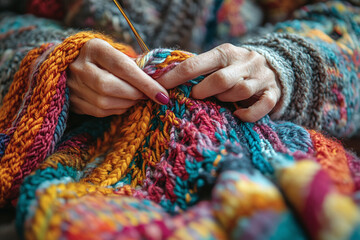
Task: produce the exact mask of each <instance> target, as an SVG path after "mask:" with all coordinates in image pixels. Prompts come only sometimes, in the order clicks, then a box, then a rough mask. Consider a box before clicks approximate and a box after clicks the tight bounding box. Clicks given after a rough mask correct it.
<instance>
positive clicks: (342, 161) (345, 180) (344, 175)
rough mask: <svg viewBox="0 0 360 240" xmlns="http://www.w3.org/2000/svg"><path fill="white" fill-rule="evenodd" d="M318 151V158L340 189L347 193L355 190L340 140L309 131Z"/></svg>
mask: <svg viewBox="0 0 360 240" xmlns="http://www.w3.org/2000/svg"><path fill="white" fill-rule="evenodd" d="M309 133H310V136H311V139H312V141H313V144H314V148H315V151H316V158H317V160H318V161H319V163H320V164H321V166H322V167H323V169H324V170H325V171H326V172H327V173H328V174H329V176H330V178H331V179H332V180H333V181H334V183H335V185H336V186H337V188H338V190H339V191H341V192H342V193H345V194H350V193H353V192H354V189H355V185H354V181H353V179H352V177H351V172H350V169H349V166H348V163H347V158H346V152H345V149H344V147H343V146H342V145H341V143H340V142H338V141H336V140H332V139H329V138H326V137H324V135H322V134H320V133H318V132H316V131H314V130H310V131H309Z"/></svg>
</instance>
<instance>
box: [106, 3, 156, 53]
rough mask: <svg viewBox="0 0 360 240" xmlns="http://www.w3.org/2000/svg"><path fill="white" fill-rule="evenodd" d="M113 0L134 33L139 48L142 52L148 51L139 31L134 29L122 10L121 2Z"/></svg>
mask: <svg viewBox="0 0 360 240" xmlns="http://www.w3.org/2000/svg"><path fill="white" fill-rule="evenodd" d="M113 2H114V3H115V5H116V6H117V8H118V9H119V10H120V12H121V14H122V15H123V16H124V18H125V20H126V22H127V23H128V24H129V27H130V28H131V31H132V32H133V33H134V35H135V38H136V41H137V42H138V44H139V46H140V48H141V50H142V51H143V53H148V52H149V48H148V47H147V46H146V44H145V43H144V41H143V40H142V38H141V37H140V35H139V33H138V32H137V31H136V29H135V27H134V26H133V24H132V23H131V21H130V20H129V18H128V17H127V16H126V13H125V11H124V10H123V8H122V6H121V4H120V3H119V2H118V1H117V0H113Z"/></svg>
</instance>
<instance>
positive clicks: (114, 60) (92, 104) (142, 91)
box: [67, 39, 169, 117]
mask: <svg viewBox="0 0 360 240" xmlns="http://www.w3.org/2000/svg"><path fill="white" fill-rule="evenodd" d="M69 70H70V71H69V77H68V80H67V84H68V87H69V90H70V103H71V110H72V111H73V112H75V113H78V114H87V115H91V116H95V117H106V116H110V115H117V114H122V113H124V112H126V111H127V110H128V109H129V108H130V107H132V106H134V105H135V104H136V103H137V102H139V101H140V100H142V99H146V98H150V99H152V100H154V101H155V102H158V101H157V99H156V95H157V94H158V93H160V92H161V93H163V94H165V96H166V97H168V96H169V95H168V92H167V91H166V89H165V88H164V87H162V86H161V85H160V84H159V83H158V82H157V81H155V80H154V79H152V78H151V77H149V76H148V75H147V74H145V73H144V72H143V71H142V70H141V69H140V68H139V67H138V66H137V65H136V63H135V61H134V59H132V58H129V57H128V56H126V55H125V54H123V53H122V52H120V51H118V50H116V49H115V48H113V47H112V46H111V45H110V44H108V43H107V42H106V41H103V40H101V39H92V40H90V41H88V42H87V43H86V44H85V45H84V46H83V47H82V48H81V50H80V54H79V57H78V58H77V59H76V60H75V61H74V62H73V63H72V64H71V65H70V67H69ZM158 103H160V102H158Z"/></svg>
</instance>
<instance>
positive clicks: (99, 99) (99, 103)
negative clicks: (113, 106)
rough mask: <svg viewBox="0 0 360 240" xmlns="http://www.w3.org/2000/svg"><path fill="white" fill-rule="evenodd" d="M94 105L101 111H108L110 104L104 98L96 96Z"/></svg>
mask: <svg viewBox="0 0 360 240" xmlns="http://www.w3.org/2000/svg"><path fill="white" fill-rule="evenodd" d="M95 105H96V106H97V107H98V108H100V109H103V110H106V109H110V104H109V102H108V101H107V99H106V98H105V97H102V96H98V97H97V98H96V101H95Z"/></svg>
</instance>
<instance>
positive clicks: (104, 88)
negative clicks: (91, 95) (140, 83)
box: [68, 62, 144, 100]
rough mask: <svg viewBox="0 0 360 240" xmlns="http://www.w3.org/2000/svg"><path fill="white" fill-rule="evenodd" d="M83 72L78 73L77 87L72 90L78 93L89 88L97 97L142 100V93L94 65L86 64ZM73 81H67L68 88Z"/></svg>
mask: <svg viewBox="0 0 360 240" xmlns="http://www.w3.org/2000/svg"><path fill="white" fill-rule="evenodd" d="M83 68H84V71H81V72H79V73H78V75H79V79H77V80H76V82H77V83H78V85H82V86H74V87H73V88H74V89H75V88H76V89H78V90H79V93H78V94H81V92H83V91H85V89H83V88H84V87H85V88H87V87H88V88H91V89H92V90H93V91H94V92H96V93H97V94H99V95H103V96H109V97H116V98H119V97H120V98H122V99H130V100H139V99H143V98H144V93H142V92H141V91H139V90H138V89H137V88H135V87H133V86H131V85H130V84H129V83H127V82H126V81H123V80H121V79H119V78H118V77H116V76H114V75H113V74H111V73H109V72H108V71H106V70H104V69H100V68H98V67H97V66H96V65H95V64H93V63H91V62H87V63H86V64H84V65H83ZM73 82H75V81H68V85H69V86H70V87H72V86H71V84H72V83H73Z"/></svg>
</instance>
